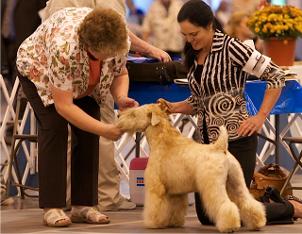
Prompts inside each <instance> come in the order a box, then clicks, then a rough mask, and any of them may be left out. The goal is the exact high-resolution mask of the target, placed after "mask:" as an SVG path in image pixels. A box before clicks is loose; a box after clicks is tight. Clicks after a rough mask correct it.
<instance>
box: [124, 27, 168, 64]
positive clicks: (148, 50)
mask: <svg viewBox="0 0 302 234" xmlns="http://www.w3.org/2000/svg"><path fill="white" fill-rule="evenodd" d="M129 37H130V40H131V50H133V51H136V52H138V53H140V54H143V55H148V56H150V57H152V58H156V59H158V60H160V61H162V62H169V61H171V57H170V56H169V54H168V53H167V52H165V51H163V50H161V49H159V48H156V47H155V46H153V45H151V44H149V43H147V42H146V41H143V40H142V39H140V38H138V37H137V36H136V35H135V34H134V33H132V32H131V31H129Z"/></svg>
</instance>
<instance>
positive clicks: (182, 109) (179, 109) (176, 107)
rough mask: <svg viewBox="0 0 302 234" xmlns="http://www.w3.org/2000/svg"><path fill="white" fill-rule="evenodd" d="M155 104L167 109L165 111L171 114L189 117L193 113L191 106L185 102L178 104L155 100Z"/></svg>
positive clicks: (161, 99)
mask: <svg viewBox="0 0 302 234" xmlns="http://www.w3.org/2000/svg"><path fill="white" fill-rule="evenodd" d="M157 103H161V104H163V105H165V106H166V107H167V111H168V112H169V113H171V114H173V113H182V114H187V115H191V114H193V113H194V110H193V107H192V105H190V104H189V103H188V102H187V101H186V100H184V101H180V102H169V101H167V100H165V99H163V98H160V99H158V100H157Z"/></svg>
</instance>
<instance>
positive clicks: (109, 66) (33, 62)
mask: <svg viewBox="0 0 302 234" xmlns="http://www.w3.org/2000/svg"><path fill="white" fill-rule="evenodd" d="M91 10H92V9H91V8H86V7H85V8H64V9H62V10H60V11H57V12H56V13H54V14H53V15H52V16H51V17H50V18H49V19H47V20H46V21H45V22H44V23H42V24H41V25H40V26H39V27H38V29H37V30H36V31H35V32H34V33H33V34H32V35H31V36H30V37H28V38H27V39H26V40H25V41H24V42H23V43H22V44H21V46H20V48H19V50H18V54H17V68H18V71H19V72H20V73H21V75H23V76H26V77H28V78H29V79H30V80H31V81H32V82H33V83H34V84H35V86H36V87H37V91H38V94H39V95H40V97H41V99H42V102H43V104H44V105H45V106H47V105H50V104H53V103H54V100H53V98H52V95H51V92H50V84H51V85H53V86H54V87H56V88H58V89H61V90H64V91H72V93H73V97H74V98H77V97H79V96H81V94H83V93H85V91H86V90H87V88H88V80H89V57H88V55H87V52H86V51H85V49H84V47H83V45H81V44H80V43H79V39H78V34H77V30H78V27H79V26H80V24H81V22H82V20H83V19H84V18H85V16H86V15H87V14H88V13H89V12H90V11H91ZM125 64H126V56H125V55H121V56H117V57H112V58H108V59H106V60H104V61H103V63H102V66H101V71H100V74H101V77H100V82H99V83H98V84H97V86H96V87H95V89H94V91H93V93H92V94H91V95H92V96H93V97H94V98H95V99H96V101H97V102H98V103H99V104H100V103H101V102H103V101H104V100H105V97H106V95H107V94H108V92H109V88H110V86H111V83H112V81H113V79H114V77H115V76H117V75H118V74H120V72H121V71H122V69H123V68H124V67H125Z"/></svg>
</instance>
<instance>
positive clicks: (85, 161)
mask: <svg viewBox="0 0 302 234" xmlns="http://www.w3.org/2000/svg"><path fill="white" fill-rule="evenodd" d="M18 76H19V80H20V83H21V85H22V88H23V91H24V93H25V96H26V97H27V100H28V101H29V103H30V105H31V106H32V108H33V110H34V112H35V115H36V119H37V122H38V169H39V206H40V207H41V208H62V207H65V206H66V173H67V172H66V171H67V138H68V122H67V121H66V120H65V119H64V118H63V117H62V116H61V115H59V114H58V112H57V111H56V109H55V106H54V105H49V106H46V107H45V106H44V105H43V103H42V101H41V98H40V96H39V95H38V93H37V89H36V87H35V85H34V84H33V83H32V82H31V81H30V80H29V79H28V78H27V77H22V76H21V75H20V74H19V75H18ZM74 104H75V105H77V106H78V107H79V108H81V109H82V110H83V111H85V112H86V113H87V114H88V115H90V116H92V117H93V118H95V119H97V120H99V119H100V108H99V105H98V104H97V103H96V101H95V100H94V99H93V98H91V97H84V98H81V99H78V100H74ZM70 126H71V132H72V155H71V204H72V205H82V206H94V205H96V204H97V203H98V195H97V191H98V190H97V189H98V188H97V186H98V166H99V163H98V160H99V136H97V135H94V134H91V133H88V132H85V131H83V130H81V129H79V128H77V127H75V126H72V125H70Z"/></svg>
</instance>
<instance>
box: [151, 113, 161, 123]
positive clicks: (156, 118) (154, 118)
mask: <svg viewBox="0 0 302 234" xmlns="http://www.w3.org/2000/svg"><path fill="white" fill-rule="evenodd" d="M159 122H160V117H159V116H158V115H157V114H156V113H155V112H151V125H152V126H156V125H157V124H159Z"/></svg>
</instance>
